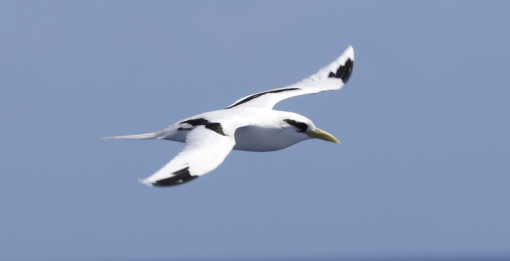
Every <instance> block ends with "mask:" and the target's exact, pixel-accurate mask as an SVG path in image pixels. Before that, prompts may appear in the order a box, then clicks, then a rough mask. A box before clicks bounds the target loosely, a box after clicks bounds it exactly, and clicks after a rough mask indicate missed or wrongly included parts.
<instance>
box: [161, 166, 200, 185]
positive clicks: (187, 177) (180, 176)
mask: <svg viewBox="0 0 510 261" xmlns="http://www.w3.org/2000/svg"><path fill="white" fill-rule="evenodd" d="M172 174H173V175H175V176H173V177H170V178H166V179H161V180H158V181H156V182H153V183H152V184H151V185H152V186H154V187H168V186H176V185H181V184H184V183H186V182H188V181H191V180H194V179H196V178H198V176H192V175H191V174H190V173H189V167H186V168H184V169H181V170H178V171H176V172H174V173H172Z"/></svg>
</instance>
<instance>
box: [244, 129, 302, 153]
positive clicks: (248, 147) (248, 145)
mask: <svg viewBox="0 0 510 261" xmlns="http://www.w3.org/2000/svg"><path fill="white" fill-rule="evenodd" d="M301 136H302V135H299V134H298V133H296V131H295V130H293V129H287V128H270V127H259V126H246V127H241V128H239V129H237V130H236V133H235V139H236V145H235V146H234V150H244V151H259V152H264V151H275V150H281V149H285V148H287V147H289V146H291V145H294V144H296V143H298V142H300V141H303V140H305V139H306V138H304V137H301Z"/></svg>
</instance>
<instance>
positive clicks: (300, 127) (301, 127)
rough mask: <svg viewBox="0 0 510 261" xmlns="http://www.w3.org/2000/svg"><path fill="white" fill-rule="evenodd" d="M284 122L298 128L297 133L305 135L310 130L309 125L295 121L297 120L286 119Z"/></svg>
mask: <svg viewBox="0 0 510 261" xmlns="http://www.w3.org/2000/svg"><path fill="white" fill-rule="evenodd" d="M283 121H284V122H286V123H288V124H289V125H291V126H294V127H296V131H297V132H303V133H305V132H306V130H308V125H307V124H306V123H304V122H300V121H295V120H291V119H285V120H283Z"/></svg>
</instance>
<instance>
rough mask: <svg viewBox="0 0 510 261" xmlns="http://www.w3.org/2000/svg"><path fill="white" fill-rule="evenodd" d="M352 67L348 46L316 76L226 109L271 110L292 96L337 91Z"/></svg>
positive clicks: (352, 50) (263, 93)
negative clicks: (252, 108) (256, 108)
mask: <svg viewBox="0 0 510 261" xmlns="http://www.w3.org/2000/svg"><path fill="white" fill-rule="evenodd" d="M353 65H354V49H353V48H352V46H349V47H348V48H347V49H346V50H345V51H344V52H343V53H342V55H340V57H338V58H337V59H336V60H334V61H333V62H332V63H330V64H329V65H327V66H326V67H324V68H322V69H320V70H319V71H318V72H317V73H316V74H314V75H312V76H310V77H308V78H306V79H304V80H302V81H300V82H297V83H295V84H293V85H290V86H287V87H284V88H279V89H274V90H270V91H265V92H259V93H255V94H252V95H249V96H246V97H243V98H241V99H239V100H237V101H236V102H234V104H232V105H230V106H228V107H227V109H231V108H239V107H263V108H268V109H272V108H273V107H274V105H275V104H276V103H278V102H279V101H281V100H284V99H287V98H291V97H294V96H299V95H305V94H312V93H318V92H323V91H332V90H338V89H340V88H342V86H344V84H345V83H346V82H347V80H349V77H350V76H351V73H352V68H353Z"/></svg>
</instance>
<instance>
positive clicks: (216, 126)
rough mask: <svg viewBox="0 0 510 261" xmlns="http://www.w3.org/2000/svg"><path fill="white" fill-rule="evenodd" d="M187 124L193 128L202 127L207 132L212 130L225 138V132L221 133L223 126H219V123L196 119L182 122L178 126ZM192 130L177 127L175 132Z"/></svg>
mask: <svg viewBox="0 0 510 261" xmlns="http://www.w3.org/2000/svg"><path fill="white" fill-rule="evenodd" d="M185 123H187V124H189V125H191V126H193V127H196V126H200V125H204V126H205V127H206V128H207V129H209V130H212V131H214V132H216V133H218V134H220V135H223V136H227V135H226V134H225V132H224V131H223V126H221V123H219V122H209V121H208V120H206V119H204V118H198V119H191V120H187V121H183V122H181V123H179V124H185ZM192 129H193V128H183V127H179V128H178V129H177V130H178V131H183V130H184V131H189V130H192Z"/></svg>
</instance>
